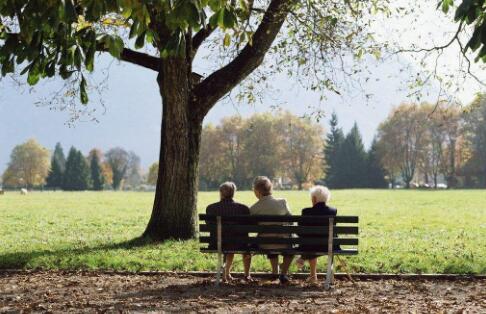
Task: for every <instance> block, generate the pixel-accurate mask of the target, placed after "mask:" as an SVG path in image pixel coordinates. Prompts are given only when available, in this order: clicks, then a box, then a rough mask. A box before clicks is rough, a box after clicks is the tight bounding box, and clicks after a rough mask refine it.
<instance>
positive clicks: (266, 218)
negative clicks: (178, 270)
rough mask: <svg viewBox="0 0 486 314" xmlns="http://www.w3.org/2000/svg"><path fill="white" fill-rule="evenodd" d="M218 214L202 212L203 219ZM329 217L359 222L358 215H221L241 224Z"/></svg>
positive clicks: (319, 220)
mask: <svg viewBox="0 0 486 314" xmlns="http://www.w3.org/2000/svg"><path fill="white" fill-rule="evenodd" d="M216 217H217V216H216V215H207V214H200V215H199V220H201V221H211V222H215V221H216ZM329 218H334V221H335V222H336V223H358V222H359V217H358V216H275V215H273V216H272V215H258V216H256V215H255V216H251V215H245V216H221V221H222V222H228V221H230V222H241V224H244V223H245V224H247V223H257V222H301V223H326V222H328V221H329Z"/></svg>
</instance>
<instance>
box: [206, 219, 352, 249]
mask: <svg viewBox="0 0 486 314" xmlns="http://www.w3.org/2000/svg"><path fill="white" fill-rule="evenodd" d="M199 220H200V222H201V224H200V226H199V230H200V232H201V233H202V234H203V235H200V237H199V240H200V242H201V243H204V244H209V247H208V248H203V251H204V250H207V251H211V246H212V249H213V250H214V249H215V247H214V245H216V244H217V243H218V234H220V235H221V247H222V250H223V251H226V250H225V246H227V245H228V244H230V245H231V246H232V247H234V246H239V247H240V250H241V251H244V250H245V249H241V247H245V246H246V247H248V245H250V248H248V249H247V250H248V251H263V250H259V249H255V247H258V245H262V244H264V245H266V246H268V245H282V244H286V245H288V246H289V247H290V248H289V250H294V251H295V250H298V251H299V252H324V250H328V248H329V244H330V243H332V244H331V246H330V247H332V248H333V250H334V251H335V252H336V253H339V254H348V253H349V254H356V253H357V245H358V238H357V235H358V232H359V230H358V222H359V218H358V217H357V216H219V218H218V216H215V215H206V214H201V215H199ZM330 220H331V221H332V224H331V225H330V223H329V221H330ZM218 222H219V227H218ZM218 229H219V233H218ZM330 231H331V233H332V236H331V237H330V236H329V234H330ZM257 234H265V236H264V237H261V236H260V237H258V236H257ZM269 234H270V235H269ZM330 241H332V242H330ZM279 251H285V250H279ZM324 253H327V252H324Z"/></svg>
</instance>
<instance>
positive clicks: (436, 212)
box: [0, 190, 486, 274]
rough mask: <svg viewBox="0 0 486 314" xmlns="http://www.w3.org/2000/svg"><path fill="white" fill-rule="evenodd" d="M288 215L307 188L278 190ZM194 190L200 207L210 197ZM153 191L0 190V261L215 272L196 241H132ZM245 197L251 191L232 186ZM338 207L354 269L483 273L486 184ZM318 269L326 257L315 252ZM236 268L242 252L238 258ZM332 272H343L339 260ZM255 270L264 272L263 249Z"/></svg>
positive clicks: (336, 197)
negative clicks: (354, 246)
mask: <svg viewBox="0 0 486 314" xmlns="http://www.w3.org/2000/svg"><path fill="white" fill-rule="evenodd" d="M275 196H277V197H284V198H286V199H287V200H288V202H289V204H290V206H291V209H292V211H293V213H295V214H299V213H300V209H301V208H303V207H306V206H309V203H310V201H309V196H308V193H307V192H298V191H285V192H284V191H276V192H275ZM217 198H218V194H217V193H215V192H201V193H199V205H198V207H199V211H200V212H203V211H204V209H205V208H206V206H207V205H208V204H209V203H211V202H214V201H216V200H217ZM152 200H153V193H138V192H79V193H67V192H36V193H31V194H29V195H25V196H24V195H20V193H17V192H8V193H6V194H5V195H1V196H0V268H4V269H5V268H22V269H38V268H41V269H115V270H129V271H139V270H168V271H172V270H174V271H189V270H194V271H209V270H211V271H213V270H215V267H216V257H215V255H212V254H202V253H200V252H199V244H198V242H197V241H196V240H191V241H169V242H166V243H163V244H147V245H133V244H131V243H130V240H132V239H134V238H136V237H138V236H139V235H141V233H142V232H143V231H144V227H145V225H146V223H147V221H148V219H149V217H150V212H151V206H152ZM237 200H239V201H240V202H243V203H245V204H248V205H251V204H252V203H253V202H254V201H255V197H254V195H253V193H252V192H249V191H244V192H238V193H237ZM331 205H333V206H335V207H337V208H338V214H340V215H359V216H360V224H359V226H360V235H359V238H360V244H359V250H360V252H359V255H358V256H353V257H345V259H346V260H347V264H348V268H349V270H350V271H353V272H366V273H468V274H485V273H486V191H479V190H474V191H405V190H397V191H390V190H341V191H333V197H332V201H331ZM320 267H321V270H324V267H325V258H321V259H320ZM235 268H236V270H241V268H242V265H241V259H240V258H239V257H238V258H237V259H236V265H235ZM337 268H338V271H344V268H343V266H342V265H341V264H339V263H337ZM252 270H254V271H268V270H269V265H268V262H267V261H266V260H265V258H264V257H263V256H257V257H255V258H254V260H253V265H252Z"/></svg>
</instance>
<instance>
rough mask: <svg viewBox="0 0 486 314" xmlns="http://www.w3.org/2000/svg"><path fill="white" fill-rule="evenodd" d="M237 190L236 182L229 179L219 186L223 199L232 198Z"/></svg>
mask: <svg viewBox="0 0 486 314" xmlns="http://www.w3.org/2000/svg"><path fill="white" fill-rule="evenodd" d="M235 192H236V184H234V183H233V182H230V181H227V182H224V183H223V184H221V185H220V186H219V196H220V198H221V200H231V199H233V196H234V195H235Z"/></svg>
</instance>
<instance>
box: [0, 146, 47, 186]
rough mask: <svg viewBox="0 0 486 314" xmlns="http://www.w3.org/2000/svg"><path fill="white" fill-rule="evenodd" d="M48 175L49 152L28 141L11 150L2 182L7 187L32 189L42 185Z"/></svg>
mask: <svg viewBox="0 0 486 314" xmlns="http://www.w3.org/2000/svg"><path fill="white" fill-rule="evenodd" d="M48 173H49V151H48V150H47V149H46V148H45V147H43V146H42V145H40V144H39V143H38V142H37V141H36V140H34V139H30V140H28V141H27V142H25V143H23V144H21V145H17V146H15V147H14V149H13V150H12V153H11V154H10V161H9V163H8V167H7V169H6V170H5V172H4V174H3V179H2V181H3V184H4V185H5V186H7V187H28V188H33V187H38V186H42V185H44V183H45V180H46V177H47V175H48Z"/></svg>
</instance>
